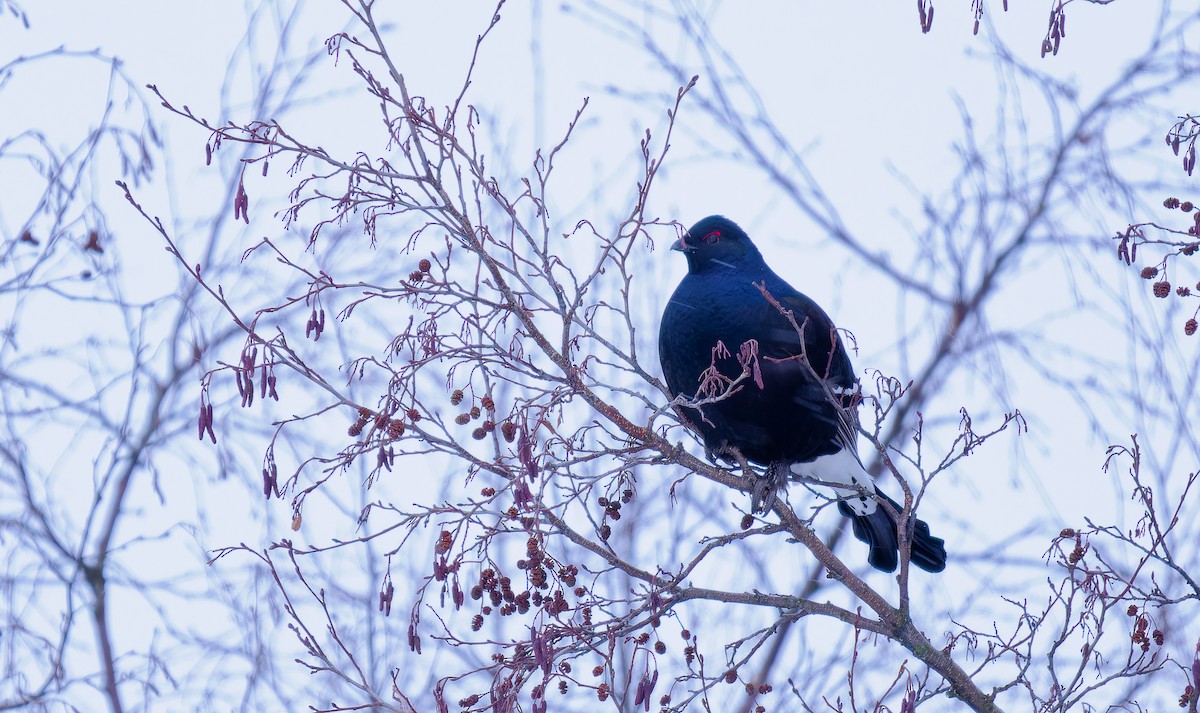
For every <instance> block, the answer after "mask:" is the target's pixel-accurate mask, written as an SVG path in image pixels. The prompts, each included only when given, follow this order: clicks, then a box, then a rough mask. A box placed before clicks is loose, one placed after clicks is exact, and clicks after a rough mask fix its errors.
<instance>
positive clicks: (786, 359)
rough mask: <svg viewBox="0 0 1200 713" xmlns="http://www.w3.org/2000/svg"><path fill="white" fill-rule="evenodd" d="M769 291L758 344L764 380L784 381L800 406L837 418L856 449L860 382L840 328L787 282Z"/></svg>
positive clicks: (848, 443) (829, 418) (845, 442)
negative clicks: (766, 313)
mask: <svg viewBox="0 0 1200 713" xmlns="http://www.w3.org/2000/svg"><path fill="white" fill-rule="evenodd" d="M766 291H767V293H768V294H769V295H770V299H768V302H772V300H773V303H772V304H771V305H770V312H771V314H770V317H769V318H768V320H767V325H768V326H767V327H766V328H765V329H763V330H762V331H761V336H760V338H759V345H758V346H759V364H760V368H761V369H762V370H763V378H764V380H765V381H767V382H768V383H774V384H786V385H787V388H788V389H790V391H791V393H792V394H793V401H794V402H795V403H796V405H797V406H800V407H802V408H804V409H806V410H807V411H809V412H811V413H812V415H813V416H815V417H817V418H820V419H822V420H825V421H830V422H835V423H836V424H837V426H838V432H839V440H840V441H841V442H842V444H843V446H846V447H849V448H850V449H851V451H852V452H854V451H857V448H856V443H857V440H858V435H857V432H858V416H857V408H856V406H857V403H858V401H859V384H858V379H857V378H855V375H854V367H853V365H852V364H851V363H850V355H849V353H848V352H847V351H846V347H845V345H844V343H843V342H842V339H841V337H840V335H839V334H838V332H837V329H836V327H834V325H833V322H832V320H830V319H829V316H828V315H827V314H825V311H824V310H822V309H821V307H820V306H819V305H817V303H815V302H813V301H812V300H811V299H809V298H808V297H806V296H805V295H803V294H801V293H800V292H797V291H796V290H794V289H791V288H790V286H788V285H787V284H786V283H783V284H781V285H776V286H774V288H770V287H768V288H766ZM764 297H766V296H764Z"/></svg>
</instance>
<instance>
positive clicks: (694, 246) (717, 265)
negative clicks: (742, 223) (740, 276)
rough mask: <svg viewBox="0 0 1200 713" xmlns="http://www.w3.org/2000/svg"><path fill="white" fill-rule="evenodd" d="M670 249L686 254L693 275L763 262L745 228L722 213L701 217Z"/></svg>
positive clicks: (734, 268) (689, 270)
mask: <svg viewBox="0 0 1200 713" xmlns="http://www.w3.org/2000/svg"><path fill="white" fill-rule="evenodd" d="M671 249H672V250H678V251H680V252H682V253H683V254H684V256H686V257H687V261H688V272H690V273H691V274H693V275H695V274H699V273H701V272H707V271H710V270H721V269H727V270H736V269H738V268H742V267H746V266H749V265H759V264H761V263H762V254H761V253H760V252H758V248H756V247H754V243H752V242H750V236H749V235H746V231H744V230H742V229H741V228H739V227H738V226H737V223H734V222H733V221H732V220H729V219H728V218H726V217H725V216H723V215H710V216H708V217H707V218H704V219H702V220H701V221H700V222H698V223H696V224H695V225H693V226H692V227H691V228H689V229H688V231H687V232H686V233H684V234H683V237H682V238H680V239H678V240H676V241H675V242H674V243H672V244H671Z"/></svg>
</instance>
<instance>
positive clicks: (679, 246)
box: [671, 234, 696, 253]
mask: <svg viewBox="0 0 1200 713" xmlns="http://www.w3.org/2000/svg"><path fill="white" fill-rule="evenodd" d="M686 238H687V234H684V236H683V237H682V238H680V239H678V240H676V241H675V242H673V243H671V249H672V250H678V251H679V252H681V253H690V252H695V251H696V248H695V246H693V245H688V244H687V243H686V242H684V240H685V239H686Z"/></svg>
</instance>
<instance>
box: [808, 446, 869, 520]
mask: <svg viewBox="0 0 1200 713" xmlns="http://www.w3.org/2000/svg"><path fill="white" fill-rule="evenodd" d="M791 470H792V472H793V473H795V474H796V475H799V476H801V477H805V478H812V479H813V480H818V481H820V482H822V483H830V484H831V485H830V487H831V488H832V489H833V491H834V492H835V493H836V494H837V496H838V497H839V498H844V499H845V502H846V505H847V506H849V508H850V509H851V510H853V511H854V514H855V515H870V514H871V513H873V512H875V508H876V507H878V503H876V502H875V498H873V497H871V493H874V492H875V484H874V482H873V481H872V480H871V476H870V475H869V474H868V473H867V471H866V469H864V468H863V467H862V463H859V462H858V457H857V456H856V455H855V454H854V452H853V451H852V450H850V449H849V448H843V449H841V450H840V451H838V452H837V453H834V454H832V455H827V456H821V457H819V458H817V459H816V460H813V461H810V462H808V463H793V464H792V467H791ZM833 484H837V485H844V486H846V487H842V488H839V487H837V486H836V485H833ZM855 486H858V487H855ZM859 487H861V488H862V490H859Z"/></svg>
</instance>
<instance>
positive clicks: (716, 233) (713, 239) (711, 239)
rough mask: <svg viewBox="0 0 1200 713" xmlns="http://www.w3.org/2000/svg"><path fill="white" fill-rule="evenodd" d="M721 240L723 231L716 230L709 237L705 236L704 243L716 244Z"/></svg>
mask: <svg viewBox="0 0 1200 713" xmlns="http://www.w3.org/2000/svg"><path fill="white" fill-rule="evenodd" d="M720 239H721V231H719V230H714V231H712V232H711V233H709V234H708V235H705V236H704V242H706V243H715V242H717V241H719V240H720Z"/></svg>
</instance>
